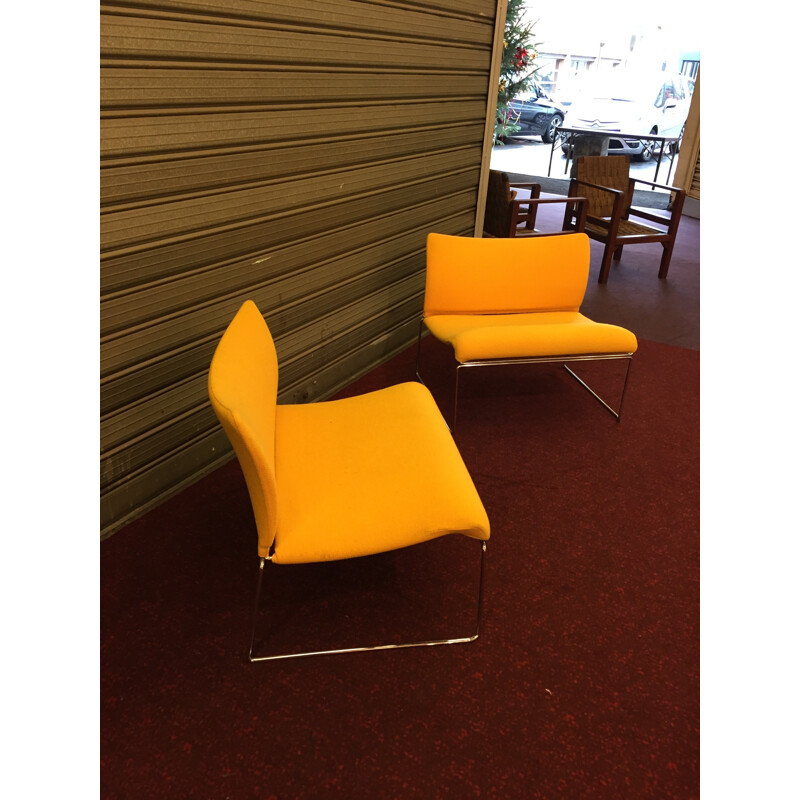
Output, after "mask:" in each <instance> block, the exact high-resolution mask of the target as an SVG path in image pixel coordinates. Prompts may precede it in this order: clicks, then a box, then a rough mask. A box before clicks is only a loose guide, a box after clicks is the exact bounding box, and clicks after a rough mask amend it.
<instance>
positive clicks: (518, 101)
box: [509, 84, 567, 144]
mask: <svg viewBox="0 0 800 800" xmlns="http://www.w3.org/2000/svg"><path fill="white" fill-rule="evenodd" d="M509 108H510V109H511V111H512V114H513V115H514V116H516V117H517V119H516V124H517V125H519V126H520V129H519V131H517V132H516V133H514V134H513V135H514V136H519V137H520V138H524V137H527V136H541V137H542V141H543V142H546V143H547V144H550V143H551V142H552V141H553V139H554V138H555V135H556V131H557V130H558V128H559V127H560V126H561V124H562V123H563V122H564V115H565V114H566V113H567V112H566V109H565V108H564V106H563V105H561V103H559V102H558V101H557V100H554V99H553V98H552V97H550V95H549V94H547V92H545V90H544V89H542V87H541V86H539V85H538V84H534V87H533V89H532V90H531V91H530V92H526V93H525V94H521V95H519V96H517V97H516V98H515V99H514V100H513V101H512V102H511V103H510V104H509ZM512 119H513V117H512Z"/></svg>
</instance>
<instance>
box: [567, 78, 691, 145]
mask: <svg viewBox="0 0 800 800" xmlns="http://www.w3.org/2000/svg"><path fill="white" fill-rule="evenodd" d="M593 78H594V79H593V81H592V83H591V84H590V86H588V87H587V88H585V89H584V90H583V91H581V92H580V93H579V94H578V96H577V97H576V99H575V101H574V102H573V103H572V105H571V106H570V107H569V109H568V110H567V114H566V117H565V118H564V127H565V128H581V129H587V130H592V131H596V130H602V131H609V132H612V133H620V134H629V136H627V137H626V136H611V137H610V138H609V143H608V150H609V153H610V154H617V155H630V156H632V157H633V158H635V159H637V160H640V161H648V160H650V158H652V156H653V150H654V143H653V142H650V141H647V140H645V141H642V140H640V139H637V138H635V137H636V135H637V134H639V135H645V136H646V135H648V134H649V135H653V136H680V135H681V134H682V132H683V126H684V124H685V122H686V117H687V116H688V115H689V105H690V103H691V90H690V87H689V84H687V82H686V79H685V78H684V76H683V75H667V74H666V73H663V72H661V73H656V74H655V75H651V76H641V75H639V74H636V73H628V72H609V73H598V74H597V75H595V76H593ZM561 149H562V151H563V152H564V153H565V154H566V153H567V152H568V150H569V139H568V138H565V139H564V140H563V142H562V145H561Z"/></svg>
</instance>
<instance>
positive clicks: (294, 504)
mask: <svg viewBox="0 0 800 800" xmlns="http://www.w3.org/2000/svg"><path fill="white" fill-rule="evenodd" d="M275 476H276V482H277V490H278V491H277V494H278V497H279V502H278V519H277V531H276V536H275V545H274V547H275V550H274V554H273V561H275V562H276V563H283V564H290V563H306V562H316V561H331V560H336V559H342V558H352V557H356V556H363V555H370V554H374V553H380V552H386V551H389V550H394V549H397V548H400V547H406V546H409V545H413V544H418V543H421V542H424V541H428V540H430V539H434V538H436V537H439V536H442V535H444V534H450V533H461V534H464V535H466V536H470V537H472V538H475V539H481V540H487V539H488V538H489V520H488V518H487V516H486V511H485V510H484V508H483V504H482V503H481V501H480V498H479V497H478V493H477V491H476V489H475V486H474V484H473V482H472V479H471V477H470V475H469V473H468V472H467V468H466V466H465V465H464V462H463V460H462V458H461V455H460V453H459V452H458V449H457V448H456V445H455V443H454V441H453V439H452V436H451V435H450V432H449V430H448V429H447V426H446V425H445V422H444V419H443V418H442V416H441V413H440V412H439V409H438V407H437V406H436V403H435V401H434V400H433V397H432V396H431V394H430V392H429V391H428V390H427V389H426V388H425V387H424V386H422V385H421V384H419V383H403V384H399V385H397V386H392V387H389V388H387V389H381V390H379V391H375V392H370V393H368V394H364V395H360V396H358V397H352V398H345V399H341V400H332V401H327V402H320V403H309V404H306V405H278V406H277V411H276V420H275Z"/></svg>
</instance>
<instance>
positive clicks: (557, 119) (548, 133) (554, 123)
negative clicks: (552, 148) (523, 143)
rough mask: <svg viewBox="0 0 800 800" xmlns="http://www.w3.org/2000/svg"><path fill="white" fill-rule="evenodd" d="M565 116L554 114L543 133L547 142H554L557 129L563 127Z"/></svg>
mask: <svg viewBox="0 0 800 800" xmlns="http://www.w3.org/2000/svg"><path fill="white" fill-rule="evenodd" d="M563 121H564V117H562V116H561V114H553V116H552V118H551V119H550V122H549V124H548V126H547V130H545V132H544V133H543V134H542V141H543V142H544V143H545V144H552V142H553V139H555V138H556V131H557V130H558V129H559V128H560V127H561V123H562V122H563Z"/></svg>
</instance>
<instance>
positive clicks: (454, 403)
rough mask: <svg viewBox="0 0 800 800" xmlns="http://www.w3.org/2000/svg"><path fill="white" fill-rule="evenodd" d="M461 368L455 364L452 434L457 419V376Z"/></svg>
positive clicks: (460, 365) (454, 430) (461, 365)
mask: <svg viewBox="0 0 800 800" xmlns="http://www.w3.org/2000/svg"><path fill="white" fill-rule="evenodd" d="M463 366H464V365H463V364H456V385H455V392H454V395H453V427H452V428H451V429H450V433H452V434H455V432H456V420H457V419H458V376H459V374H460V373H461V367H463Z"/></svg>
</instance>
